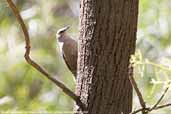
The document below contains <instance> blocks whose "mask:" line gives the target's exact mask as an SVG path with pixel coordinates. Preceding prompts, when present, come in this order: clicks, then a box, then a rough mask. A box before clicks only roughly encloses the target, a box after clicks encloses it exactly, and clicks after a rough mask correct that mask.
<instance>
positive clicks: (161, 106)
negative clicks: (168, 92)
mask: <svg viewBox="0 0 171 114" xmlns="http://www.w3.org/2000/svg"><path fill="white" fill-rule="evenodd" d="M169 106H171V103H168V104H164V105H160V106H157V107H156V108H154V110H158V109H161V108H166V107H169Z"/></svg>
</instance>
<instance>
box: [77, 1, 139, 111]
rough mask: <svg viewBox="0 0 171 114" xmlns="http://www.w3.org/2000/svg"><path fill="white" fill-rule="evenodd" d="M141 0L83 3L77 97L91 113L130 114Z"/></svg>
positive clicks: (81, 7)
mask: <svg viewBox="0 0 171 114" xmlns="http://www.w3.org/2000/svg"><path fill="white" fill-rule="evenodd" d="M137 18H138V0H81V6H80V37H79V49H78V51H79V53H78V78H77V90H76V93H77V95H79V96H80V98H81V101H82V102H83V103H85V104H86V106H87V111H88V114H129V113H130V112H131V110H132V86H131V83H130V81H129V78H128V76H129V73H128V72H129V58H130V55H131V54H133V53H134V51H135V44H136V31H137Z"/></svg>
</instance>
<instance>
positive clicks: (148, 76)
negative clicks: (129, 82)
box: [0, 0, 171, 114]
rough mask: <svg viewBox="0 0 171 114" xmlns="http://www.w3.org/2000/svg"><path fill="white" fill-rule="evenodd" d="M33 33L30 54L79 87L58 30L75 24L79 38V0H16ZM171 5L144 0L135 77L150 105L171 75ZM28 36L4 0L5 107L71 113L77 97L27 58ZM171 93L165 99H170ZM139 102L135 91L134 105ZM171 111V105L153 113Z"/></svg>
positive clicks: (0, 94) (1, 83)
mask: <svg viewBox="0 0 171 114" xmlns="http://www.w3.org/2000/svg"><path fill="white" fill-rule="evenodd" d="M15 3H16V4H17V7H18V8H19V10H20V11H21V15H22V17H23V19H24V21H25V23H26V25H27V27H28V31H29V33H30V37H31V45H32V48H31V57H32V58H33V60H35V61H36V62H38V63H39V64H40V65H41V66H43V67H44V68H46V69H47V70H48V71H49V72H50V73H51V74H52V75H54V76H55V77H56V78H59V79H60V80H62V81H63V82H64V83H65V84H66V85H67V86H68V87H70V88H71V89H72V90H74V87H75V82H74V80H73V77H72V74H71V73H70V71H68V69H67V67H66V65H65V64H64V62H63V61H62V57H61V55H60V54H59V49H58V45H57V43H56V39H55V34H56V31H57V29H59V28H61V27H63V26H65V25H70V26H71V29H70V30H69V32H70V34H71V35H72V36H73V37H74V38H77V37H78V35H79V33H78V24H79V20H78V19H79V0H48V1H47V0H15ZM170 11H171V4H170V1H169V0H150V1H149V0H140V5H139V22H138V32H137V53H136V56H135V57H136V61H137V64H136V66H135V78H136V80H137V83H138V85H139V88H140V89H141V91H142V92H143V96H144V98H145V100H146V102H147V104H148V105H152V104H154V103H155V102H156V100H157V99H158V98H159V97H160V95H161V93H162V91H163V90H164V88H165V85H166V84H167V82H168V81H169V80H170V75H171V70H170V69H169V68H171V13H170ZM24 46H25V44H24V36H23V33H22V31H21V28H20V27H19V24H18V22H17V21H16V18H15V17H14V15H13V14H12V13H11V10H10V9H9V7H8V4H7V3H6V1H5V0H0V110H4V111H21V110H24V111H42V112H46V111H55V112H56V111H72V110H73V105H74V103H73V101H72V100H71V99H70V98H69V97H68V96H66V95H65V94H64V93H63V92H61V91H60V90H59V89H58V88H57V87H56V86H55V85H54V84H52V83H51V82H50V81H49V80H47V79H46V78H45V77H44V76H42V74H40V73H39V72H38V71H36V70H35V69H34V68H32V67H31V66H30V65H28V64H27V63H26V61H25V60H24V57H23V55H24V51H25V49H24ZM170 96H171V93H170V92H168V94H167V96H166V97H165V99H164V100H163V102H162V103H166V102H167V103H168V102H169V101H170V102H171V100H169V99H171V98H170ZM138 106H139V103H138V100H137V97H136V95H134V107H133V110H134V109H137V108H138ZM153 113H154V114H156V113H159V114H169V113H171V107H170V108H165V109H161V110H159V111H156V112H153Z"/></svg>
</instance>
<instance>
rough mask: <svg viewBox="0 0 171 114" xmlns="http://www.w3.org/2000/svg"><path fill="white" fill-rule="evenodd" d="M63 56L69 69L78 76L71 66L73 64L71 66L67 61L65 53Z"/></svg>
mask: <svg viewBox="0 0 171 114" xmlns="http://www.w3.org/2000/svg"><path fill="white" fill-rule="evenodd" d="M62 56H63V58H64V61H65V63H66V65H67V67H68V69H69V70H70V71H71V72H72V73H73V75H74V76H76V71H73V69H72V68H71V67H72V66H70V64H69V63H68V62H67V60H66V58H65V55H64V54H62Z"/></svg>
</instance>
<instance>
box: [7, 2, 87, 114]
mask: <svg viewBox="0 0 171 114" xmlns="http://www.w3.org/2000/svg"><path fill="white" fill-rule="evenodd" d="M7 2H8V5H9V7H10V8H11V10H12V12H13V13H14V15H15V17H16V18H17V20H18V22H19V24H20V26H21V28H22V31H23V33H24V37H25V45H26V46H25V48H26V52H25V55H24V57H25V59H26V61H27V62H28V63H29V64H30V65H31V66H33V67H34V68H35V69H36V70H38V71H39V72H41V73H42V74H43V75H44V76H45V77H46V78H48V79H49V80H50V81H52V82H53V83H54V84H56V85H57V86H58V87H59V88H60V89H62V90H63V92H64V93H65V94H67V95H68V96H70V97H71V98H72V99H73V100H74V101H75V102H76V103H77V105H78V106H79V107H80V108H81V109H82V110H83V111H84V110H85V105H84V104H83V103H82V102H81V100H80V97H79V96H77V95H76V94H75V93H74V92H72V91H71V90H70V89H69V88H68V87H66V86H65V85H64V84H63V83H62V82H60V81H59V80H57V79H55V78H54V77H52V76H51V75H50V74H49V73H48V72H47V71H46V70H45V69H44V68H42V67H41V66H40V65H39V64H37V63H36V62H34V61H33V60H32V59H31V58H30V56H29V54H30V48H31V47H30V37H29V33H28V31H27V27H26V25H25V24H24V21H23V19H22V17H21V15H20V13H19V11H18V9H17V7H16V6H15V4H14V3H13V2H12V0H7Z"/></svg>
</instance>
